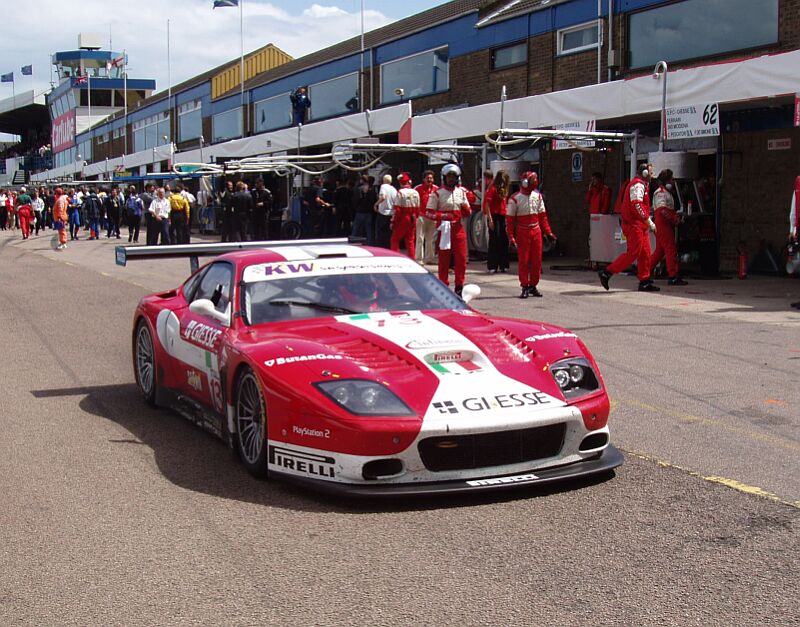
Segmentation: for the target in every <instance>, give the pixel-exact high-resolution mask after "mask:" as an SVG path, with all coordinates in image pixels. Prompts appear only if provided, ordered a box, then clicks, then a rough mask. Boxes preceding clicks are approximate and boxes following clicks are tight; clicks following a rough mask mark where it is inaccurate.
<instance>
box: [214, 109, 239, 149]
mask: <svg viewBox="0 0 800 627" xmlns="http://www.w3.org/2000/svg"><path fill="white" fill-rule="evenodd" d="M241 136H242V108H241V107H236V108H235V109H230V110H229V111H223V112H222V113H217V115H215V116H214V117H213V118H211V137H212V141H213V142H214V143H217V142H222V141H225V140H227V139H236V138H237V137H241Z"/></svg>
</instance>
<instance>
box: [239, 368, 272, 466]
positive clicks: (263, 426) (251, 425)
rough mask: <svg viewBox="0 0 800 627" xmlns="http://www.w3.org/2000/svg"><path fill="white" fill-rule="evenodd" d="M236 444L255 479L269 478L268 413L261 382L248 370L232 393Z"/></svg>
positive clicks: (242, 374) (240, 376)
mask: <svg viewBox="0 0 800 627" xmlns="http://www.w3.org/2000/svg"><path fill="white" fill-rule="evenodd" d="M233 402H234V406H233V407H234V424H235V429H236V433H235V434H234V437H233V439H234V442H235V444H236V451H237V453H238V454H239V459H240V460H241V461H242V464H244V467H245V468H247V472H249V473H250V474H251V475H253V476H254V477H258V478H260V479H264V478H266V476H267V439H266V432H267V412H266V406H265V403H264V395H263V393H262V391H261V385H260V384H259V382H258V378H257V377H256V375H255V373H254V372H253V371H252V370H251V369H250V368H245V369H244V370H243V371H242V372H241V373H240V374H239V377H238V378H237V379H236V385H235V389H234V393H233Z"/></svg>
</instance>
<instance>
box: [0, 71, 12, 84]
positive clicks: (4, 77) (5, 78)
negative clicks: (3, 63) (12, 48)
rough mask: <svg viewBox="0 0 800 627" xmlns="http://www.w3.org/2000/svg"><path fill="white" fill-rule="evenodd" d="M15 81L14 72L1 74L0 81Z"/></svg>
mask: <svg viewBox="0 0 800 627" xmlns="http://www.w3.org/2000/svg"><path fill="white" fill-rule="evenodd" d="M13 82H14V72H9V73H8V74H2V75H0V83H13Z"/></svg>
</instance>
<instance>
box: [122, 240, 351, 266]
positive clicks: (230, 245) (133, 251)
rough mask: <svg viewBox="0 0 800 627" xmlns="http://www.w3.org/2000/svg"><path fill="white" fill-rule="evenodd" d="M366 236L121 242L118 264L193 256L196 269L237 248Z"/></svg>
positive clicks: (191, 262)
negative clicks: (166, 243)
mask: <svg viewBox="0 0 800 627" xmlns="http://www.w3.org/2000/svg"><path fill="white" fill-rule="evenodd" d="M363 243H365V242H364V238H363V237H338V238H329V239H304V240H276V241H263V242H220V243H213V244H174V245H170V246H117V247H116V248H115V249H114V254H115V258H116V262H117V265H118V266H126V265H128V261H134V260H137V259H139V260H141V259H174V258H183V259H189V266H190V267H191V270H192V272H195V271H196V270H197V269H198V268H199V267H200V257H217V256H219V255H224V254H225V253H231V252H235V251H237V250H258V249H260V248H282V247H287V246H320V245H326V244H330V245H339V246H341V245H342V244H363Z"/></svg>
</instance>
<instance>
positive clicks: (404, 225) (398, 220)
mask: <svg viewBox="0 0 800 627" xmlns="http://www.w3.org/2000/svg"><path fill="white" fill-rule="evenodd" d="M397 183H398V185H400V189H399V190H397V195H396V196H395V200H394V216H392V239H391V243H390V246H389V247H390V248H391V249H392V250H395V251H399V250H400V242H401V241H404V242H405V243H406V254H407V255H408V256H409V257H411V258H412V259H415V258H416V249H415V246H414V245H415V240H416V220H417V214H419V194H418V193H417V191H416V190H415V189H413V188H412V187H411V176H410V175H409V174H408V172H401V173H400V175H399V176H398V177H397Z"/></svg>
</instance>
